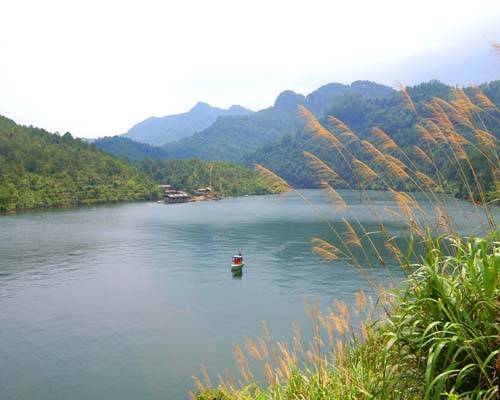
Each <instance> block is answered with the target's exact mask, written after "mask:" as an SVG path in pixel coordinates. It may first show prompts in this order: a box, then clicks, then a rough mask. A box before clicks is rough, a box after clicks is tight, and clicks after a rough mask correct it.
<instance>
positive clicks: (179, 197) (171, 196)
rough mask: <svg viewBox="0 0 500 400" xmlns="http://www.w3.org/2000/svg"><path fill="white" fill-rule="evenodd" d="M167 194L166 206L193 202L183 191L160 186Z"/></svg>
mask: <svg viewBox="0 0 500 400" xmlns="http://www.w3.org/2000/svg"><path fill="white" fill-rule="evenodd" d="M160 187H161V188H162V189H163V191H164V193H165V198H164V202H165V204H175V203H187V202H188V201H190V200H191V196H190V195H189V194H188V193H186V192H184V191H183V190H175V189H172V186H171V185H166V184H165V185H160Z"/></svg>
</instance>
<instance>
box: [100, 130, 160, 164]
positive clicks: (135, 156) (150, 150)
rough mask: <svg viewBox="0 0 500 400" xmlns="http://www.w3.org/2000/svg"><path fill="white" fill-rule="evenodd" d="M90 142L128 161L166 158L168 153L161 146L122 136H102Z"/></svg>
mask: <svg viewBox="0 0 500 400" xmlns="http://www.w3.org/2000/svg"><path fill="white" fill-rule="evenodd" d="M92 143H93V145H94V146H96V147H97V148H99V149H101V150H102V151H105V152H106V153H109V154H113V155H115V156H118V157H124V158H127V159H128V160H130V161H137V160H142V159H143V158H151V159H166V158H168V153H167V152H166V151H165V150H164V149H162V148H161V147H155V146H151V145H149V144H145V143H139V142H136V141H135V140H132V139H129V138H127V137H124V136H111V137H103V138H99V139H96V140H94V141H93V142H92Z"/></svg>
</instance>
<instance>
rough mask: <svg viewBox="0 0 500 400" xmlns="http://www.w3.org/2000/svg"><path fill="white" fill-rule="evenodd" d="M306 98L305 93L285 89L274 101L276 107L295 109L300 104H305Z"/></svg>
mask: <svg viewBox="0 0 500 400" xmlns="http://www.w3.org/2000/svg"><path fill="white" fill-rule="evenodd" d="M305 101H306V98H305V97H304V95H303V94H299V93H295V92H294V91H293V90H285V91H284V92H281V93H280V94H279V95H278V97H276V100H275V101H274V107H276V108H280V109H283V110H292V111H295V110H296V109H297V106H298V105H299V104H304V103H305Z"/></svg>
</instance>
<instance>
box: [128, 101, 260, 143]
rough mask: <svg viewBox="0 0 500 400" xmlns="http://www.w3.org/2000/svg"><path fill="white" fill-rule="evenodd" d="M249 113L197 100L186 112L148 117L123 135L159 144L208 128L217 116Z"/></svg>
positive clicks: (139, 140) (240, 108)
mask: <svg viewBox="0 0 500 400" xmlns="http://www.w3.org/2000/svg"><path fill="white" fill-rule="evenodd" d="M251 113H252V111H250V110H248V109H246V108H244V107H241V106H237V105H234V106H231V107H230V108H229V109H228V110H224V109H222V108H217V107H212V106H210V105H209V104H206V103H203V102H198V103H197V104H196V105H195V106H194V107H193V108H192V109H191V110H189V111H188V112H186V113H182V114H175V115H167V116H165V117H150V118H148V119H146V120H144V121H142V122H139V123H138V124H136V125H134V126H133V127H132V128H131V129H130V130H129V131H128V132H127V133H125V134H124V135H123V136H125V137H127V138H129V139H133V140H136V141H138V142H141V143H147V144H150V145H154V146H161V145H163V144H165V143H168V142H173V141H175V140H178V139H182V138H184V137H186V136H190V135H192V134H193V133H195V132H199V131H202V130H203V129H206V128H208V127H209V126H210V125H212V124H213V123H214V122H215V121H216V119H217V118H218V117H221V116H227V115H247V114H251Z"/></svg>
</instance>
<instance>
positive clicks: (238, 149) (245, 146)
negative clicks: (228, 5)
mask: <svg viewBox="0 0 500 400" xmlns="http://www.w3.org/2000/svg"><path fill="white" fill-rule="evenodd" d="M392 92H393V90H392V89H391V88H388V87H387V86H383V85H378V84H376V83H373V82H368V81H357V82H353V83H352V84H351V85H343V84H340V83H332V84H328V85H324V86H322V87H320V88H319V89H317V90H315V91H314V92H312V93H310V94H309V95H308V96H307V97H304V96H303V95H299V94H296V93H294V92H292V91H291V90H287V91H285V92H283V93H281V94H280V95H279V96H278V97H277V99H276V102H275V105H274V106H273V107H269V108H267V109H265V110H261V111H258V112H256V113H253V114H251V115H244V116H230V117H221V118H219V119H218V120H217V121H216V122H215V123H214V124H213V125H211V126H210V127H209V128H207V129H205V130H203V131H201V132H199V133H196V134H194V135H193V136H190V137H187V138H184V139H182V140H179V141H178V142H175V143H168V144H166V145H165V146H163V148H164V149H165V150H166V151H167V152H168V158H202V159H208V160H225V161H235V162H241V161H242V160H243V158H244V156H245V155H247V154H249V153H251V152H253V151H258V149H259V148H261V147H262V146H263V145H266V144H268V143H271V142H273V141H275V140H277V139H279V138H281V137H282V136H283V135H286V134H293V133H296V132H300V131H302V130H303V124H302V121H301V119H300V117H299V116H298V114H297V105H298V104H305V105H306V106H307V107H310V108H311V110H312V111H313V112H315V113H316V114H317V115H319V116H324V113H325V110H327V109H328V108H329V107H330V106H331V104H332V102H333V101H334V100H335V99H336V98H338V97H339V96H342V95H344V94H346V93H352V94H358V95H362V96H365V97H366V98H376V97H384V96H388V95H389V94H391V93H392Z"/></svg>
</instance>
